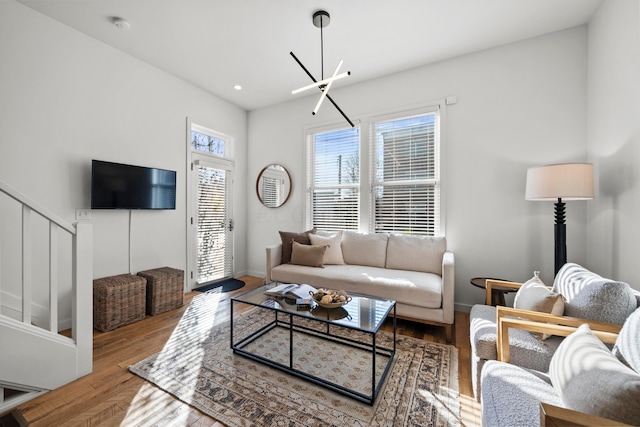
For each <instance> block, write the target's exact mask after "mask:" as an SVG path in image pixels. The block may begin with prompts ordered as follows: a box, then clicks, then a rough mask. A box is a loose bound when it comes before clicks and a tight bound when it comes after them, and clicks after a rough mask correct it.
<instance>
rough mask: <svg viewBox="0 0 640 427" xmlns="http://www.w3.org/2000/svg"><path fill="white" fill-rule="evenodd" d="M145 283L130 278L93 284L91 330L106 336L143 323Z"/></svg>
mask: <svg viewBox="0 0 640 427" xmlns="http://www.w3.org/2000/svg"><path fill="white" fill-rule="evenodd" d="M146 290H147V281H146V280H145V278H144V277H140V276H134V275H132V274H120V275H118V276H111V277H103V278H102V279H96V280H94V281H93V327H94V328H96V329H97V330H99V331H102V332H106V331H110V330H112V329H116V328H118V327H120V326H124V325H128V324H129V323H133V322H136V321H138V320H142V319H144V308H145V294H146Z"/></svg>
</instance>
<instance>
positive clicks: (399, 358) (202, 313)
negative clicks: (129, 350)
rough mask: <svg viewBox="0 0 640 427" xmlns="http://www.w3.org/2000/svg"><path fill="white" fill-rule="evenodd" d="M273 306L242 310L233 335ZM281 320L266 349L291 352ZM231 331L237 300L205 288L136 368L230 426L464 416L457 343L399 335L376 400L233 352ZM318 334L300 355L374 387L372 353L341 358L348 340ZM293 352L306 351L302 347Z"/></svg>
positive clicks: (437, 420) (388, 422)
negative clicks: (336, 343) (331, 341)
mask: <svg viewBox="0 0 640 427" xmlns="http://www.w3.org/2000/svg"><path fill="white" fill-rule="evenodd" d="M264 315H265V313H264V312H263V310H260V309H254V310H251V311H249V312H248V313H245V314H242V315H241V318H240V320H241V322H239V323H240V324H236V322H234V335H235V334H236V333H243V331H244V333H246V330H245V329H244V328H250V327H254V326H255V325H256V324H258V323H260V322H261V321H263V319H264ZM272 316H273V315H272V314H271V318H273V317H272ZM279 329H280V328H277V329H276V330H275V333H274V334H272V335H271V336H268V337H267V339H266V340H263V341H261V343H260V346H261V347H262V349H261V351H263V352H264V354H269V355H270V357H273V358H276V359H277V358H288V351H289V350H288V344H287V345H283V344H282V340H283V339H285V340H286V339H288V337H287V335H286V334H284V336H281V334H279V333H278V332H277V331H278V330H279ZM229 333H230V328H229V300H225V301H224V302H220V294H219V293H203V294H201V295H197V296H196V297H194V298H193V300H192V302H191V304H190V305H189V307H188V308H187V310H186V311H185V314H184V316H183V317H182V319H181V320H180V322H179V324H178V326H177V327H176V329H175V330H174V332H173V334H172V336H171V338H170V339H169V341H168V342H167V344H166V346H165V348H164V349H163V350H162V351H161V352H159V353H156V354H154V355H152V356H150V357H148V358H146V359H144V360H142V361H140V362H138V363H136V364H135V365H132V366H130V367H129V369H130V370H131V372H133V373H135V374H137V375H139V376H141V377H142V378H145V379H146V380H148V381H150V382H152V383H154V384H155V385H157V386H158V387H160V388H162V389H163V390H165V391H167V392H169V393H171V394H173V395H175V396H176V397H177V398H179V399H180V400H182V401H184V402H186V403H188V404H190V405H192V406H194V407H196V408H198V409H200V410H201V411H203V412H204V413H206V414H209V415H210V416H212V417H213V418H215V419H217V420H218V421H220V422H222V423H224V424H226V425H228V426H275V425H278V426H349V427H355V426H363V427H364V426H458V425H460V424H461V423H460V403H459V401H458V378H457V372H458V366H457V363H458V356H457V350H456V348H455V347H453V346H449V345H443V344H437V343H432V342H428V341H423V340H418V339H415V338H410V337H405V336H402V335H398V336H397V351H396V355H395V358H394V360H393V362H392V368H391V371H390V372H389V374H388V376H387V378H386V380H385V383H384V385H383V387H382V389H381V391H380V395H379V396H378V398H377V400H376V402H375V403H374V404H373V406H370V405H368V404H366V403H360V402H358V401H356V400H354V399H351V398H349V397H346V396H343V395H340V394H338V393H335V392H333V391H331V390H328V389H326V388H324V387H321V386H318V385H315V384H313V383H311V382H308V381H304V380H302V379H299V378H297V377H294V376H292V375H289V374H287V373H284V372H281V371H279V370H277V369H274V368H270V367H268V366H265V365H263V364H261V363H257V362H254V361H252V360H250V359H247V358H245V357H242V356H239V355H235V354H233V352H232V351H231V349H230V336H229ZM344 333H345V334H349V333H352V332H351V331H345V332H344ZM279 335H280V336H279ZM310 339H311V341H313V339H312V338H310ZM392 339H393V335H392V334H390V333H386V332H379V333H378V336H377V340H378V343H379V344H380V345H383V346H391V345H392ZM311 341H309V342H306V343H304V344H303V343H301V344H300V345H303V346H305V348H307V351H306V352H305V353H304V354H302V353H301V359H300V360H299V363H303V364H305V365H306V366H314V367H315V368H316V369H318V370H320V371H323V372H324V373H326V374H327V375H328V376H331V377H332V378H333V379H334V380H336V381H338V382H340V379H343V381H344V382H345V383H346V384H348V385H349V386H352V387H362V390H363V391H365V392H366V391H367V389H368V390H370V388H371V385H370V381H371V376H370V371H369V369H370V368H369V367H370V363H371V360H370V355H369V359H368V361H367V355H363V354H362V352H360V353H359V352H358V350H357V349H354V350H353V351H351V352H346V353H340V357H339V358H335V357H331V356H332V352H342V351H344V348H330V347H331V346H327V345H324V346H323V345H322V343H321V342H311ZM320 348H323V351H322V352H320V351H318V350H319V349H320ZM283 349H286V350H283ZM310 349H313V350H310ZM294 353H298V352H297V351H296V350H295V349H294ZM376 359H381V360H379V361H378V360H377V362H378V363H386V360H382V359H383V358H381V357H380V358H376ZM367 363H368V365H367ZM378 371H380V369H378ZM363 379H365V381H362V380H363ZM367 387H368V388H367Z"/></svg>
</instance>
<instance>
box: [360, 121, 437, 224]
mask: <svg viewBox="0 0 640 427" xmlns="http://www.w3.org/2000/svg"><path fill="white" fill-rule="evenodd" d="M371 127H372V129H371V139H372V144H371V146H372V149H371V155H372V165H371V167H372V171H373V174H372V175H373V197H372V212H373V214H372V218H371V220H372V221H373V224H372V230H375V231H376V232H388V233H404V234H421V235H429V236H433V235H437V234H438V233H439V232H440V187H439V183H440V168H439V163H440V162H439V113H438V112H433V113H429V114H423V115H417V116H413V117H407V118H399V119H393V120H387V121H378V122H374V123H372V126H371Z"/></svg>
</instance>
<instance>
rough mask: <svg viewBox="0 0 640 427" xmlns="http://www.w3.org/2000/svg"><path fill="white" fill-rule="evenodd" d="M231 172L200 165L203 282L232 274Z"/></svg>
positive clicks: (200, 274) (199, 280) (200, 267)
mask: <svg viewBox="0 0 640 427" xmlns="http://www.w3.org/2000/svg"><path fill="white" fill-rule="evenodd" d="M230 173H231V172H229V171H225V170H223V169H216V168H211V167H206V166H199V167H198V207H197V213H198V218H197V221H198V230H197V235H198V236H197V237H198V239H197V240H198V268H197V278H196V281H197V283H198V284H199V285H201V284H204V283H208V282H212V281H215V280H219V279H223V278H226V277H231V275H232V254H233V246H232V239H231V230H230V229H231V224H230V218H229V212H228V211H229V209H228V207H229V197H228V196H229V188H228V187H229V185H230V181H231V179H230Z"/></svg>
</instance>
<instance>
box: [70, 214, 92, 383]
mask: <svg viewBox="0 0 640 427" xmlns="http://www.w3.org/2000/svg"><path fill="white" fill-rule="evenodd" d="M76 230H77V232H76V236H75V238H74V244H73V252H74V254H73V259H74V260H75V263H74V268H73V271H74V274H73V276H74V280H73V286H74V292H73V293H74V295H75V299H74V301H73V309H72V318H73V320H72V325H73V326H72V329H73V336H72V337H73V339H74V340H75V341H76V345H77V347H78V375H86V374H88V373H90V372H91V371H92V370H93V243H92V242H93V228H92V226H91V224H90V223H88V222H78V223H76Z"/></svg>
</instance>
